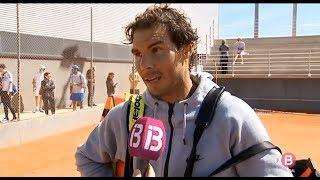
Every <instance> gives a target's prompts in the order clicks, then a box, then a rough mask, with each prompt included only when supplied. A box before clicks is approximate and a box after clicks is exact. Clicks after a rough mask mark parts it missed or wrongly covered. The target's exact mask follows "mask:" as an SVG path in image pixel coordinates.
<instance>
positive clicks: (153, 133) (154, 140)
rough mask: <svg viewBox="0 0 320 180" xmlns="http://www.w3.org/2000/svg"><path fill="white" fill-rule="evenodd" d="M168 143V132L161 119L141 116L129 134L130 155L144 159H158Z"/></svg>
mask: <svg viewBox="0 0 320 180" xmlns="http://www.w3.org/2000/svg"><path fill="white" fill-rule="evenodd" d="M165 145H166V132H165V128H164V125H163V123H162V121H161V120H158V119H154V118H151V117H141V118H139V119H137V120H136V122H135V123H134V125H133V126H132V129H131V132H130V134H129V143H128V149H129V154H130V156H134V157H139V158H141V159H144V160H157V159H158V158H159V157H160V156H161V154H162V152H163V150H164V148H165Z"/></svg>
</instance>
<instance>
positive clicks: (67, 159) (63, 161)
mask: <svg viewBox="0 0 320 180" xmlns="http://www.w3.org/2000/svg"><path fill="white" fill-rule="evenodd" d="M258 114H259V116H260V117H261V119H262V121H263V123H264V125H265V127H266V128H267V130H268V132H269V135H270V136H271V139H272V141H273V143H275V144H277V145H278V146H279V147H281V149H282V151H283V152H291V153H293V154H295V155H296V157H297V159H300V158H307V157H311V159H312V160H313V162H314V164H315V166H316V168H317V169H320V141H319V138H320V115H310V114H309V115H308V114H293V113H274V112H273V113H263V112H259V113H258ZM94 127H95V126H90V127H86V128H82V129H78V130H75V131H72V132H67V133H63V134H59V135H55V136H52V137H46V138H44V139H41V140H37V141H35V142H31V143H28V144H24V145H20V146H16V147H10V148H7V149H0V176H80V173H79V172H78V171H77V170H76V166H75V159H74V153H75V150H76V147H77V145H78V144H80V143H81V142H83V141H84V140H85V139H86V138H87V137H88V135H89V133H90V132H91V130H93V128H94Z"/></svg>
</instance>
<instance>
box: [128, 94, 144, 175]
mask: <svg viewBox="0 0 320 180" xmlns="http://www.w3.org/2000/svg"><path fill="white" fill-rule="evenodd" d="M144 107H145V106H144V99H143V97H142V95H131V96H130V98H129V102H128V107H127V116H126V117H127V127H128V128H127V132H128V135H129V133H130V131H131V128H132V126H133V124H134V122H135V121H136V120H137V119H138V118H139V117H142V116H143V115H144ZM132 174H133V158H132V157H131V156H130V154H129V151H128V147H127V152H126V160H125V169H124V176H125V177H131V176H132Z"/></svg>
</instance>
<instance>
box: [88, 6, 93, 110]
mask: <svg viewBox="0 0 320 180" xmlns="http://www.w3.org/2000/svg"><path fill="white" fill-rule="evenodd" d="M90 20H91V33H90V34H91V61H90V69H91V71H90V72H91V78H92V79H91V82H90V87H89V88H90V92H91V93H89V96H90V101H89V103H90V107H91V108H92V106H93V83H94V77H93V22H92V21H93V19H92V7H91V15H90Z"/></svg>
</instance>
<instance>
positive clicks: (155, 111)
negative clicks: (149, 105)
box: [153, 102, 159, 119]
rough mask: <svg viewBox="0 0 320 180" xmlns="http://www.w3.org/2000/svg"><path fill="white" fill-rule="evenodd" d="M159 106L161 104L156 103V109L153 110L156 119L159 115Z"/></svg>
mask: <svg viewBox="0 0 320 180" xmlns="http://www.w3.org/2000/svg"><path fill="white" fill-rule="evenodd" d="M158 106H159V103H158V102H155V103H154V109H153V118H154V119H156V117H157V115H158Z"/></svg>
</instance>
